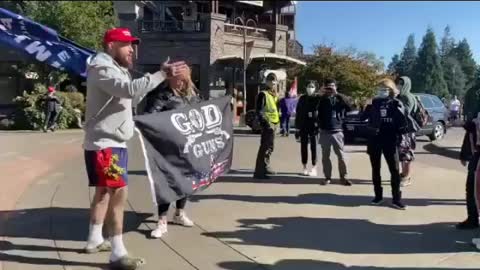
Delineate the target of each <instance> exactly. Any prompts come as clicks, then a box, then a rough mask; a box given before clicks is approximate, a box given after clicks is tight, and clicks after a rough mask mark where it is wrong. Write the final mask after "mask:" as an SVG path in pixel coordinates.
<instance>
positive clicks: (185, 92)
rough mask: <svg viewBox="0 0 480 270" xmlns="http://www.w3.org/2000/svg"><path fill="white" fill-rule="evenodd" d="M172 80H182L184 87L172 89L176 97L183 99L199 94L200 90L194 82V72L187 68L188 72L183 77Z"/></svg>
mask: <svg viewBox="0 0 480 270" xmlns="http://www.w3.org/2000/svg"><path fill="white" fill-rule="evenodd" d="M172 79H175V80H181V81H182V82H183V87H182V88H181V89H172V90H173V91H174V92H175V94H176V95H179V96H181V97H193V96H196V95H197V94H198V89H197V87H196V86H195V84H194V83H193V81H192V70H191V69H190V67H188V66H187V70H186V71H185V73H183V74H182V75H179V76H177V77H174V78H172Z"/></svg>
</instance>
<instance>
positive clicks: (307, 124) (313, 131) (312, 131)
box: [295, 83, 319, 177]
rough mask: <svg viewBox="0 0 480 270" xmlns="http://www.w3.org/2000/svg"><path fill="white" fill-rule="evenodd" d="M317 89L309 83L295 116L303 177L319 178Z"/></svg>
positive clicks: (300, 99)
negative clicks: (309, 158) (309, 162)
mask: <svg viewBox="0 0 480 270" xmlns="http://www.w3.org/2000/svg"><path fill="white" fill-rule="evenodd" d="M315 91H316V87H315V84H314V83H309V84H308V86H307V93H306V94H305V95H302V96H300V98H299V100H298V104H297V113H296V116H295V128H296V129H297V131H296V133H295V137H296V139H297V140H298V139H300V154H301V158H302V165H303V175H305V176H314V177H315V176H317V174H318V172H317V138H318V122H317V114H318V111H317V109H318V102H319V96H318V95H316V94H315ZM309 144H310V151H311V157H312V158H311V161H312V168H311V170H310V171H309V170H308V168H307V165H308V145H309Z"/></svg>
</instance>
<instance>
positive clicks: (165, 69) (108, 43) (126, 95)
mask: <svg viewBox="0 0 480 270" xmlns="http://www.w3.org/2000/svg"><path fill="white" fill-rule="evenodd" d="M138 41H139V40H138V39H137V38H135V37H132V35H131V34H130V30H129V29H126V28H114V29H110V30H108V31H107V32H106V33H105V36H104V40H103V45H104V51H105V52H100V53H98V54H96V55H95V56H92V57H91V58H89V59H88V60H87V103H86V112H85V120H86V122H85V125H84V130H85V138H84V144H83V148H84V150H85V165H86V170H87V174H88V178H89V186H93V187H95V196H94V198H93V201H92V204H91V210H90V211H91V212H90V230H89V236H88V240H87V245H86V247H85V252H86V253H96V252H100V251H110V250H111V251H112V252H111V255H110V267H111V268H113V269H136V268H137V267H138V266H140V265H142V264H144V263H145V261H144V260H143V259H141V258H133V257H130V256H129V255H128V253H127V250H126V248H125V246H124V244H123V240H122V234H123V215H124V208H125V202H126V200H127V184H128V179H127V177H128V172H127V162H128V152H127V141H128V140H129V139H131V138H132V137H133V135H134V128H135V124H134V122H133V116H132V107H135V104H132V100H135V101H140V100H141V97H144V96H145V95H146V94H147V93H148V92H150V91H151V90H153V89H155V88H156V87H157V86H158V85H159V84H160V83H162V82H163V81H164V80H165V79H166V78H167V77H169V76H178V75H181V74H183V72H184V71H185V70H186V65H185V63H184V62H176V63H171V64H170V63H164V64H163V66H162V67H161V70H159V71H157V72H155V73H154V74H146V75H145V76H144V77H141V78H138V79H135V80H132V77H131V75H130V73H129V71H128V69H129V68H131V67H132V65H133V47H132V44H134V43H138ZM159 69H160V66H159ZM107 212H109V213H110V215H109V220H108V224H109V225H110V226H109V227H110V228H108V230H107V231H108V232H109V233H110V235H109V236H110V237H111V238H110V242H107V241H105V240H104V238H103V235H102V227H103V223H104V220H105V216H106V213H107Z"/></svg>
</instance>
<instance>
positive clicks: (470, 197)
mask: <svg viewBox="0 0 480 270" xmlns="http://www.w3.org/2000/svg"><path fill="white" fill-rule="evenodd" d="M479 159H480V153H475V155H474V156H473V158H472V160H471V161H470V162H469V164H468V175H467V183H466V189H467V192H466V201H467V214H468V218H467V219H468V221H470V222H473V223H475V224H478V209H477V204H476V202H475V170H476V169H477V164H478V161H479Z"/></svg>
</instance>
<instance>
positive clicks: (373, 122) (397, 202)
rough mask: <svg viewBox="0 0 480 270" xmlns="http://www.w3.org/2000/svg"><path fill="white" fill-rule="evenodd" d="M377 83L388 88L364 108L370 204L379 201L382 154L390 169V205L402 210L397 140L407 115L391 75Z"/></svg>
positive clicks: (404, 125) (381, 197)
mask: <svg viewBox="0 0 480 270" xmlns="http://www.w3.org/2000/svg"><path fill="white" fill-rule="evenodd" d="M379 87H380V88H382V89H385V90H386V91H387V92H388V96H387V97H376V98H375V99H374V100H373V101H372V105H371V106H370V109H369V110H368V111H366V112H365V114H366V117H367V119H368V132H369V136H368V143H367V154H368V155H369V157H370V164H371V166H372V182H373V186H374V192H375V197H374V199H373V200H372V204H373V205H380V204H382V203H383V187H382V175H381V164H382V154H383V156H384V157H385V160H386V162H387V165H388V169H389V170H390V175H391V179H390V182H391V186H392V206H393V207H394V208H396V209H399V210H405V209H406V206H405V205H404V204H403V203H402V192H401V190H400V172H399V164H400V162H399V147H398V145H399V142H400V141H401V139H402V135H403V134H406V133H407V126H408V124H407V115H406V110H405V108H404V105H403V104H402V101H400V99H398V94H399V90H398V89H397V87H396V86H395V83H394V82H393V81H392V80H391V79H384V80H382V81H381V82H380V84H379Z"/></svg>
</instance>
